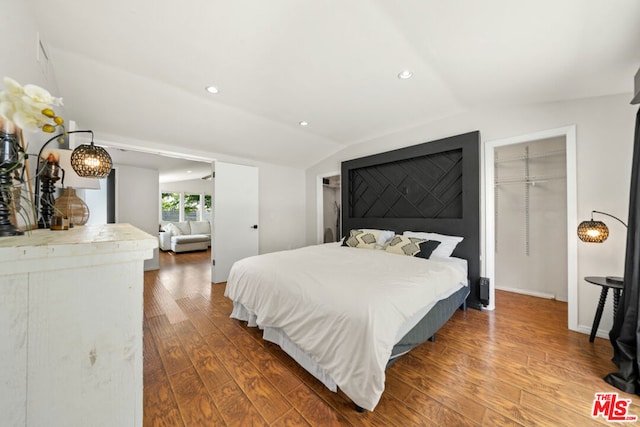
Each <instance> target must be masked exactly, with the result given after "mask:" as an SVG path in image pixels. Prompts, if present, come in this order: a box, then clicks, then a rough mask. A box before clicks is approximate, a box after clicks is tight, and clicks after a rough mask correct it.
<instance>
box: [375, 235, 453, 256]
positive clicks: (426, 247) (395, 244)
mask: <svg viewBox="0 0 640 427" xmlns="http://www.w3.org/2000/svg"><path fill="white" fill-rule="evenodd" d="M439 244H440V242H438V241H435V240H425V239H418V238H417V237H407V236H400V235H397V234H396V235H395V237H394V238H393V239H391V241H390V242H389V244H388V245H387V247H386V248H385V251H387V252H391V253H392V254H398V255H408V256H414V257H418V258H425V259H429V257H431V254H432V253H433V251H434V249H435V248H437V247H438V245H439Z"/></svg>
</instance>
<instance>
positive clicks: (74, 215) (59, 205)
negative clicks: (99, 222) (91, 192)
mask: <svg viewBox="0 0 640 427" xmlns="http://www.w3.org/2000/svg"><path fill="white" fill-rule="evenodd" d="M55 208H56V211H58V212H61V213H62V216H63V217H66V218H68V219H69V226H70V227H73V226H74V225H85V224H86V223H87V221H88V220H89V207H88V206H87V204H86V203H85V202H84V201H83V200H82V199H81V198H80V197H78V195H77V194H76V190H74V189H73V188H71V187H67V188H65V189H64V192H63V193H62V195H61V196H60V197H58V198H57V199H56V202H55Z"/></svg>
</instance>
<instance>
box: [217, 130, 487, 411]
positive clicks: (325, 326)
mask: <svg viewBox="0 0 640 427" xmlns="http://www.w3.org/2000/svg"><path fill="white" fill-rule="evenodd" d="M478 151H479V134H478V132H472V133H469V134H464V135H459V136H456V137H451V138H446V139H443V140H439V141H433V142H430V143H425V144H420V145H418V146H413V147H408V148H405V149H401V150H395V151H392V152H387V153H382V154H378V155H375V156H369V157H365V158H361V159H355V160H351V161H348V162H343V165H342V188H343V207H344V208H343V209H342V212H343V214H342V224H343V235H344V236H345V238H344V239H343V241H342V243H328V244H323V245H315V246H309V247H305V248H300V249H295V250H290V251H282V252H276V253H270V254H264V255H259V256H257V257H251V258H246V259H244V260H240V261H238V262H236V263H235V264H234V266H233V267H232V269H231V272H230V275H229V279H228V281H227V287H226V290H225V295H226V296H227V297H229V298H230V299H231V300H232V301H233V304H234V308H233V312H232V314H231V317H233V318H236V319H239V320H242V321H247V322H248V325H249V326H258V327H260V328H262V329H263V337H264V339H266V340H268V341H271V342H274V343H276V344H278V345H279V346H280V347H281V348H282V349H283V350H284V351H285V352H287V353H288V354H289V355H290V356H292V357H293V358H294V359H295V360H296V361H297V362H298V363H299V364H300V365H301V366H302V367H304V368H305V369H306V370H307V371H309V372H310V373H311V374H312V375H314V376H315V377H316V378H317V379H318V380H320V381H321V382H322V383H323V384H325V386H327V388H329V389H330V390H333V391H336V390H337V388H338V387H339V388H340V389H341V390H342V391H343V392H344V393H345V394H346V395H347V396H348V397H349V398H350V399H351V400H352V401H353V402H354V403H355V404H356V408H359V409H360V408H361V409H366V410H373V409H374V408H375V406H376V405H377V403H378V401H379V399H380V397H381V395H382V392H383V391H384V379H385V369H386V367H387V366H389V365H390V364H391V363H393V361H395V360H397V357H399V356H401V355H402V354H404V353H406V352H408V351H410V350H411V349H412V348H414V347H415V346H417V345H420V344H422V343H424V342H425V341H426V340H427V339H429V338H430V337H433V336H434V334H435V333H436V331H437V330H438V329H439V328H440V327H441V326H442V325H443V324H444V323H445V322H446V321H447V320H448V319H449V318H450V317H451V316H452V315H453V313H454V312H455V310H456V309H457V308H459V307H463V308H465V307H466V306H467V305H470V306H471V307H474V308H478V307H479V306H480V305H481V302H480V300H479V291H478V281H479V219H478V217H479V196H478V192H479V182H478V169H479V156H478ZM425 171H426V175H425ZM434 204H435V205H437V206H435V208H434V207H433V206H434ZM411 232H413V233H417V234H411ZM424 232H429V233H431V234H423V233H424ZM371 236H373V237H371ZM434 236H435V237H434ZM449 238H453V239H454V240H455V242H454V243H453V244H451V242H449V241H448V240H447V239H449ZM445 241H446V242H445ZM407 248H409V249H407ZM443 251H444V253H445V255H446V256H443V254H442V252H443ZM407 255H408V256H407Z"/></svg>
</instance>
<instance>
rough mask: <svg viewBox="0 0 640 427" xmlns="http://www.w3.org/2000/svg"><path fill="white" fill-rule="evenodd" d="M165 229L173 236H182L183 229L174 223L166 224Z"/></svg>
mask: <svg viewBox="0 0 640 427" xmlns="http://www.w3.org/2000/svg"><path fill="white" fill-rule="evenodd" d="M163 228H164V231H166V232H167V233H171V235H172V236H182V231H181V230H180V229H179V228H178V227H177V226H176V225H175V224H173V223H171V222H170V223H169V224H166V225H165V226H164V227H163Z"/></svg>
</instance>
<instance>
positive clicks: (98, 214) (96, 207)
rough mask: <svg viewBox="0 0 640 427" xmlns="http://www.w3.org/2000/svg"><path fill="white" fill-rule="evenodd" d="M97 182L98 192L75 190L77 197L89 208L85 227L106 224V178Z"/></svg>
mask: <svg viewBox="0 0 640 427" xmlns="http://www.w3.org/2000/svg"><path fill="white" fill-rule="evenodd" d="M99 181H100V189H99V190H95V189H94V190H76V193H77V194H78V197H80V198H81V199H83V200H84V201H85V203H86V204H87V206H89V220H88V221H87V224H86V225H100V224H106V223H107V178H102V179H100V180H99ZM80 193H82V194H80Z"/></svg>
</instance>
